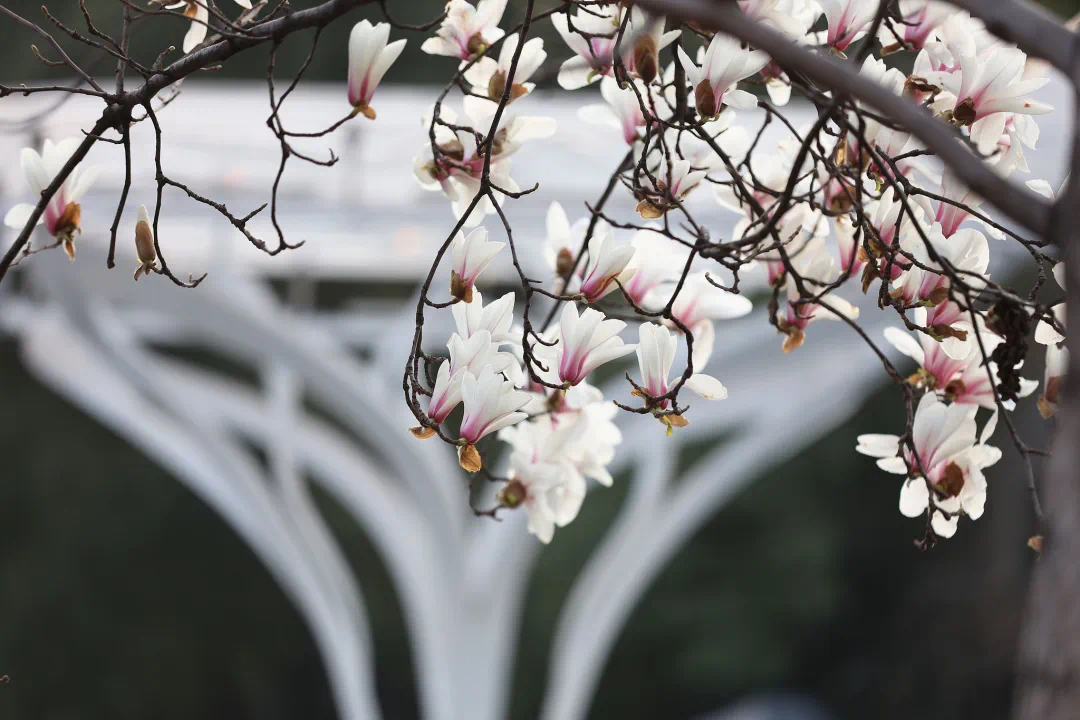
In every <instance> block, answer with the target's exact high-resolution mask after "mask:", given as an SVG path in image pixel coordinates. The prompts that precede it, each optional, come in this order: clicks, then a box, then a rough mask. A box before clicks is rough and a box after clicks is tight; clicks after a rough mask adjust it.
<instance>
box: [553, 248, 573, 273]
mask: <svg viewBox="0 0 1080 720" xmlns="http://www.w3.org/2000/svg"><path fill="white" fill-rule="evenodd" d="M572 267H574V253H572V252H570V248H562V249H561V250H559V254H558V255H556V256H555V272H556V273H558V275H559V277H565V276H566V275H567V273H569V272H570V269H571V268H572Z"/></svg>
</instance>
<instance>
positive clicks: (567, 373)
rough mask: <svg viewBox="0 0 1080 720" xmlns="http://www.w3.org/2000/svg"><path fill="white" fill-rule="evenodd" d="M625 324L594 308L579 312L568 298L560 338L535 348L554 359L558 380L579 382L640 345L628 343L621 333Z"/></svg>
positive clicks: (538, 352)
mask: <svg viewBox="0 0 1080 720" xmlns="http://www.w3.org/2000/svg"><path fill="white" fill-rule="evenodd" d="M625 327H626V323H624V322H623V321H622V320H609V319H607V316H605V315H604V313H602V312H600V311H599V310H594V309H593V308H585V309H584V310H582V311H581V314H580V315H578V311H577V307H575V305H574V303H572V302H568V303H566V307H564V308H563V311H562V315H561V316H560V319H559V338H558V342H557V343H556V344H555V345H554V346H553V347H550V348H549V347H544V346H541V347H537V348H535V350H536V352H537V354H538V355H539V354H542V355H544V356H546V357H550V358H551V359H552V360H553V361H555V363H556V372H557V377H558V379H559V382H562V383H567V384H569V385H577V384H578V383H580V382H581V381H583V380H584V379H585V378H586V377H587V376H588V375H589V373H591V372H592V371H593V370H595V369H596V368H598V367H600V366H601V365H603V364H604V363H607V362H611V361H612V360H617V359H618V358H621V357H623V356H624V355H628V354H630V353H632V352H634V350H635V349H636V347H637V346H636V345H626V344H624V343H623V341H622V338H620V337H619V333H620V332H622V330H623V328H625Z"/></svg>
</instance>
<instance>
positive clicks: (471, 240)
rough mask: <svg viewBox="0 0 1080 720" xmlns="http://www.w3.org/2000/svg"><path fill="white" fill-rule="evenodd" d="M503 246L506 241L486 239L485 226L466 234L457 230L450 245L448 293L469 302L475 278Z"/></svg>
mask: <svg viewBox="0 0 1080 720" xmlns="http://www.w3.org/2000/svg"><path fill="white" fill-rule="evenodd" d="M504 247H506V243H501V242H495V241H493V240H488V231H487V229H486V228H482V227H479V228H476V229H475V230H473V231H472V232H470V233H469V234H468V235H466V234H465V233H463V232H458V234H457V237H455V238H454V243H453V245H451V246H450V260H451V268H450V294H451V295H453V296H454V297H456V298H458V299H460V300H463V301H465V302H466V303H471V302H472V300H473V285H474V284H475V283H476V278H477V277H479V275H480V273H482V272H484V269H485V268H486V267H487V266H488V265H490V264H491V261H492V260H494V259H495V255H496V254H497V253H498V252H499V251H500V250H502V249H503V248H504Z"/></svg>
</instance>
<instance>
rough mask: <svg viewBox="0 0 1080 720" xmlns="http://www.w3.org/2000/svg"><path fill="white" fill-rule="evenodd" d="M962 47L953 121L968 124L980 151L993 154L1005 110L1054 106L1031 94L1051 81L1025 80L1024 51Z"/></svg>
mask: <svg viewBox="0 0 1080 720" xmlns="http://www.w3.org/2000/svg"><path fill="white" fill-rule="evenodd" d="M972 49H973V47H972V46H969V47H967V48H965V49H964V50H961V55H960V68H961V73H962V75H961V78H962V79H961V84H960V89H959V91H958V92H957V94H956V105H955V106H954V107H953V111H952V117H953V122H955V123H956V124H958V125H969V126H970V133H971V139H972V140H974V141H975V143H976V145H978V148H979V152H981V153H983V154H984V155H986V154H988V153H990V152H991V151H992V150H993V149H994V146H995V145H997V144H998V140H999V138H1001V135H1002V133H1003V132H1004V131H1005V121H1006V120H1007V116H1006V113H1010V112H1012V113H1019V114H1021V115H1041V114H1043V113H1048V112H1050V111H1051V110H1053V108H1052V107H1051V106H1050V105H1047V104H1046V103H1042V102H1038V101H1036V100H1032V99H1031V98H1030V97H1028V96H1029V95H1031V93H1033V92H1035V91H1036V90H1038V89H1039V88H1041V87H1042V86H1044V85H1046V83H1048V82H1049V81H1050V79H1049V78H1048V77H1038V78H1032V79H1027V80H1025V79H1023V78H1022V77H1021V76H1022V75H1023V73H1024V63H1025V62H1026V60H1027V56H1026V55H1025V54H1024V52H1023V51H1022V50H1019V49H1017V48H1009V47H995V48H993V49H991V50H989V51H988V52H986V53H984V54H979V55H976V54H974V53H973V52H971V51H972Z"/></svg>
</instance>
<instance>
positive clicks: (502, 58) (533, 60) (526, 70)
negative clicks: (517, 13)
mask: <svg viewBox="0 0 1080 720" xmlns="http://www.w3.org/2000/svg"><path fill="white" fill-rule="evenodd" d="M518 42H519V40H518V36H517V35H511V36H510V37H508V38H506V40H504V41H503V44H502V47H501V48H500V49H499V59H498V60H495V59H493V58H490V57H487V56H484V57H482V58H480V59H479V60H477V61H476V63H475V64H474V65H473V66H472V67H471V68H469V69H468V70H466V71H465V79H466V80H467V81H468V82H469V83H470V84H471V85H472V91H473V92H474V93H476V94H478V95H481V96H484V97H487V98H488V99H490V100H493V101H496V102H497V101H499V100H501V99H502V96H503V93H504V92H505V91H506V82H507V80H508V79H509V77H510V66H511V65H512V64H513V60H514V53H516V52H517V46H518ZM546 59H547V53H546V52H544V39H543V38H533V39H532V40H529V41H528V42H526V43H525V45H524V47H522V48H521V57H520V58H518V64H517V67H516V68H514V84H513V85H511V87H510V102H513V101H514V100H517V99H518V98H519V97H521V96H522V95H528V94H529V93H530V92H532V91H533V88H535V87H536V85H535V84H534V83H531V82H529V78H531V77H532V76H533V73H535V72H536V71H537V70H538V69H540V66H541V65H543V64H544V60H546Z"/></svg>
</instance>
